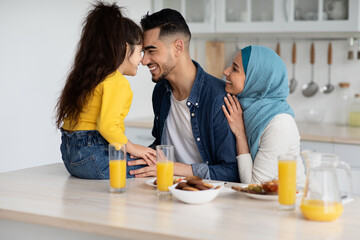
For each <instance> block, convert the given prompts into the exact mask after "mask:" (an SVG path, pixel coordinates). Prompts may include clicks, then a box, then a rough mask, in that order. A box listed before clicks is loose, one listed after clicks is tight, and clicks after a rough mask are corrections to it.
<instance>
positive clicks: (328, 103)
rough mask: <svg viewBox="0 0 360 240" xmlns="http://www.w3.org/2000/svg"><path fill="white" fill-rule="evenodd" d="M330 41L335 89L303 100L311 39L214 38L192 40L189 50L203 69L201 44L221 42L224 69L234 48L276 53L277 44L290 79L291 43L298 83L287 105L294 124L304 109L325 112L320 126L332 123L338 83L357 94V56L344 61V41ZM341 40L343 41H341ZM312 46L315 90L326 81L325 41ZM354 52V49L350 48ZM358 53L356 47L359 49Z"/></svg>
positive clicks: (359, 80)
mask: <svg viewBox="0 0 360 240" xmlns="http://www.w3.org/2000/svg"><path fill="white" fill-rule="evenodd" d="M336 37H337V38H336V39H335V38H334V40H332V41H331V42H332V45H333V46H332V49H333V64H332V66H331V80H332V84H333V85H335V86H336V87H335V90H334V91H333V92H332V93H330V94H323V93H320V92H318V93H317V94H316V95H315V96H313V97H309V98H307V97H304V96H303V95H302V91H301V88H302V86H303V85H304V84H306V83H309V82H310V80H311V65H310V45H311V42H312V41H313V40H314V39H312V38H311V36H306V35H303V36H299V37H298V38H289V37H284V38H281V37H280V38H279V37H276V36H264V37H258V38H251V37H248V36H239V37H237V38H234V37H229V39H228V40H227V39H226V38H223V37H221V38H219V37H217V38H214V37H208V38H205V37H203V36H202V37H198V38H196V37H195V38H194V39H193V41H192V46H191V54H192V55H193V56H198V59H197V60H198V61H199V62H200V63H201V64H202V65H203V66H206V65H205V63H206V61H205V56H206V55H205V42H206V41H208V40H214V39H216V40H218V41H223V40H225V55H226V66H228V65H229V64H231V61H232V58H233V56H234V54H235V53H236V46H237V47H238V48H239V49H241V48H243V47H245V46H247V45H251V44H252V45H264V46H267V47H269V48H272V49H274V50H275V49H276V44H277V43H278V42H280V50H281V51H280V55H281V58H282V59H283V61H284V62H285V64H286V66H287V69H288V75H289V77H291V76H292V63H291V51H292V44H293V41H295V42H296V44H297V63H296V65H295V69H296V71H295V74H296V76H295V78H296V79H297V81H298V85H297V88H296V90H295V92H294V93H292V94H290V95H289V98H288V101H289V103H290V105H291V106H292V108H293V110H294V112H295V115H296V120H297V121H305V119H304V113H303V111H304V110H308V109H323V110H325V117H324V120H323V122H327V123H335V122H336V120H337V114H338V107H337V103H338V102H339V101H338V98H339V96H338V94H339V92H341V91H340V88H339V87H338V83H339V82H349V83H350V88H351V91H352V93H353V94H355V93H360V59H359V60H358V59H357V52H355V55H354V59H353V60H348V59H347V50H348V48H347V46H348V43H347V41H346V40H343V39H340V40H339V39H338V36H336ZM344 39H345V38H344ZM313 42H314V44H315V67H314V68H315V71H314V81H315V82H316V83H317V84H318V85H319V87H322V86H324V85H325V84H327V81H328V64H327V51H328V44H329V41H327V40H323V39H320V40H316V39H315V40H314V41H313ZM195 45H197V52H198V53H197V54H195ZM354 49H356V51H357V48H354ZM359 50H360V47H359Z"/></svg>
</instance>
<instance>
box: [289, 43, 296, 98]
mask: <svg viewBox="0 0 360 240" xmlns="http://www.w3.org/2000/svg"><path fill="white" fill-rule="evenodd" d="M291 62H292V78H291V80H290V82H289V88H290V93H293V92H294V91H295V89H296V86H297V81H296V79H295V64H296V43H293V46H292V54H291Z"/></svg>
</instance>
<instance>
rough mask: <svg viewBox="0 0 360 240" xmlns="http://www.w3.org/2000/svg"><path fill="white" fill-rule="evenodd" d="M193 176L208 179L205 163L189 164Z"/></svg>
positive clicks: (207, 169)
mask: <svg viewBox="0 0 360 240" xmlns="http://www.w3.org/2000/svg"><path fill="white" fill-rule="evenodd" d="M191 167H192V171H193V174H194V176H198V177H200V178H202V179H210V171H209V166H208V165H207V164H206V163H193V164H191Z"/></svg>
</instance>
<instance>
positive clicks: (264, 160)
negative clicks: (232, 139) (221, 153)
mask: <svg viewBox="0 0 360 240" xmlns="http://www.w3.org/2000/svg"><path fill="white" fill-rule="evenodd" d="M281 154H291V155H295V156H297V157H298V159H297V163H296V182H297V185H299V186H302V185H304V184H305V180H306V177H305V168H304V164H303V162H302V159H301V157H300V135H299V130H298V128H297V126H296V122H295V119H294V118H293V117H292V116H291V115H289V114H279V115H276V116H275V117H274V118H273V119H272V120H271V121H270V122H269V124H268V125H267V126H266V128H265V129H264V132H263V133H262V135H261V137H260V140H259V151H258V153H257V154H256V157H255V161H254V164H253V161H252V158H251V155H250V154H242V155H239V156H237V157H236V159H237V161H238V167H239V174H240V182H241V183H260V182H261V181H267V180H273V179H278V156H279V155H281Z"/></svg>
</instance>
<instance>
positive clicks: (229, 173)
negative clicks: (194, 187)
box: [152, 61, 240, 182]
mask: <svg viewBox="0 0 360 240" xmlns="http://www.w3.org/2000/svg"><path fill="white" fill-rule="evenodd" d="M193 62H194V64H195V66H196V68H197V73H196V78H195V82H194V85H193V87H192V89H191V92H190V96H189V98H188V100H187V106H188V107H189V110H190V116H191V117H190V118H191V127H192V131H193V134H194V139H195V142H196V146H197V148H198V150H199V152H200V155H201V158H202V160H203V162H204V163H195V164H192V169H193V173H194V175H197V176H199V177H202V178H210V179H214V180H222V181H231V182H240V177H239V171H238V166H237V160H236V141H235V137H234V135H233V133H232V132H231V129H230V127H229V124H228V122H227V120H226V117H225V115H224V113H223V111H222V107H221V106H222V105H223V104H224V97H225V96H226V92H225V90H224V89H225V83H224V82H223V81H221V80H219V79H217V78H215V77H213V76H211V75H209V74H207V73H206V72H205V71H204V70H203V69H202V68H201V66H200V65H199V64H198V63H197V62H195V61H193ZM170 97H171V86H170V83H169V82H168V81H167V80H166V79H165V80H163V81H161V82H159V83H157V84H156V86H155V88H154V91H153V95H152V103H153V110H154V127H153V130H152V135H153V136H154V137H155V141H154V143H153V144H152V146H153V147H154V146H156V145H160V144H161V139H162V134H163V130H164V125H165V121H166V118H167V116H168V114H169V110H170V105H171V98H170ZM175 147H176V146H175Z"/></svg>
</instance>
